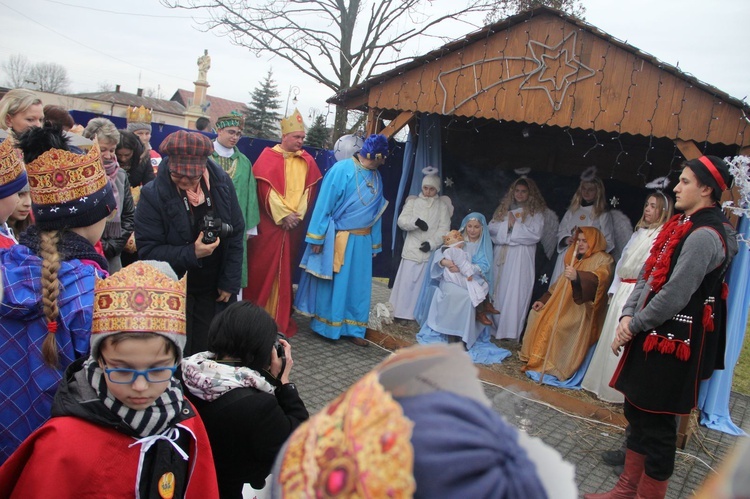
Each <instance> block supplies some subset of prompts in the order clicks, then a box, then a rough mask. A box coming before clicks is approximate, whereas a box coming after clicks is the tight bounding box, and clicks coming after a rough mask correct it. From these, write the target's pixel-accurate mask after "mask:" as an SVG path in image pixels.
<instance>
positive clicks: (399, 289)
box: [389, 178, 453, 320]
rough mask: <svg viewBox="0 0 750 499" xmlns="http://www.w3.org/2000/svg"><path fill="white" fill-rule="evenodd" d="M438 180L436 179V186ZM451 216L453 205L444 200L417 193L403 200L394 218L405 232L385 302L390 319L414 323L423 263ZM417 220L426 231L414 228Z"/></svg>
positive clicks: (422, 276) (443, 232)
mask: <svg viewBox="0 0 750 499" xmlns="http://www.w3.org/2000/svg"><path fill="white" fill-rule="evenodd" d="M439 180H440V179H439V178H438V183H439ZM452 213H453V205H452V204H451V201H450V198H449V197H448V196H433V197H426V196H425V195H424V194H421V193H420V194H419V196H409V197H408V198H407V199H406V203H405V204H404V209H403V210H402V211H401V214H400V215H399V217H398V226H399V228H401V230H404V231H406V240H405V241H404V249H403V250H402V251H401V264H400V265H399V267H398V273H397V274H396V280H395V282H394V283H393V290H392V291H391V297H390V300H389V301H390V302H391V304H392V305H393V316H394V317H397V318H399V319H409V320H412V319H414V307H415V306H416V304H417V298H418V296H419V288H420V286H421V285H422V281H423V280H424V275H425V269H426V268H427V261H428V260H429V259H430V255H431V254H432V252H433V251H435V250H436V249H438V248H439V247H440V245H441V244H442V242H443V238H442V236H443V234H445V233H447V232H448V231H449V230H450V224H451V214H452ZM418 219H419V220H423V221H424V222H425V223H426V224H427V230H426V231H423V230H421V229H419V228H418V227H417V226H416V225H415V222H416V221H417V220H418ZM425 242H427V243H429V245H430V251H426V252H425V251H421V250H420V249H419V248H420V246H421V245H422V244H424V243H425Z"/></svg>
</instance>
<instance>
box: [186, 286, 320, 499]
mask: <svg viewBox="0 0 750 499" xmlns="http://www.w3.org/2000/svg"><path fill="white" fill-rule="evenodd" d="M277 331H278V325H277V324H276V322H275V321H274V320H273V318H272V317H271V316H270V315H269V314H268V313H267V312H266V311H265V310H263V309H262V308H261V307H259V306H257V305H255V304H254V303H251V302H248V301H241V302H236V303H233V304H231V305H229V307H227V309H226V310H225V311H224V312H222V313H221V314H219V315H218V316H216V317H215V318H214V320H213V322H211V327H210V329H209V332H208V349H209V351H207V352H201V353H196V354H195V355H192V356H190V357H187V358H185V359H184V360H183V361H182V378H183V383H184V385H185V388H186V390H185V393H186V395H187V397H188V399H189V400H190V402H192V403H193V405H194V406H195V407H196V409H197V410H198V413H199V414H200V416H201V419H203V423H204V424H205V426H206V432H207V433H208V438H209V440H210V442H211V450H212V451H213V454H214V462H215V464H216V474H217V479H218V482H219V492H220V494H221V497H222V498H238V499H239V498H241V497H242V488H243V486H244V484H246V483H249V484H250V485H251V486H252V487H253V488H254V489H256V490H260V489H262V488H263V487H264V485H265V481H266V477H267V476H268V474H269V473H270V472H271V467H272V466H273V462H274V459H275V458H276V454H277V453H278V452H279V450H280V449H281V446H282V445H283V444H284V442H285V441H286V440H287V438H288V437H289V435H291V434H292V432H293V431H294V430H295V429H296V428H297V427H298V426H299V425H300V424H301V423H302V422H304V421H306V420H307V419H308V418H309V417H310V416H309V414H308V412H307V409H306V408H305V404H304V402H302V399H301V398H300V396H299V393H298V392H297V388H296V387H295V385H294V383H291V382H290V381H289V374H290V372H291V370H292V366H293V365H294V361H293V359H292V346H291V345H290V344H289V342H288V341H286V339H284V335H282V334H280V333H278V332H277Z"/></svg>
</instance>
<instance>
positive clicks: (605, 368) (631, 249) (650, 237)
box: [581, 191, 673, 404]
mask: <svg viewBox="0 0 750 499" xmlns="http://www.w3.org/2000/svg"><path fill="white" fill-rule="evenodd" d="M672 212H673V209H672V199H671V198H669V197H668V196H667V195H666V194H664V193H663V192H661V191H658V192H655V193H653V194H651V195H649V197H648V198H647V199H646V204H645V206H644V207H643V216H641V219H640V221H639V222H638V224H637V225H636V231H635V232H634V233H633V236H632V237H631V238H630V241H628V244H627V245H626V246H625V249H624V250H623V252H622V257H621V258H620V261H618V262H617V267H616V268H615V278H614V280H613V282H612V286H610V288H609V296H610V301H609V309H608V310H607V316H606V318H605V319H604V326H602V333H601V336H600V337H599V342H598V343H597V345H596V350H594V355H593V357H592V358H591V363H590V364H589V368H588V370H587V371H586V375H585V376H584V377H583V381H582V382H581V386H582V387H583V389H584V390H587V391H589V392H592V393H593V394H594V395H596V396H597V398H599V399H600V400H603V401H605V402H611V403H619V404H621V403H622V402H623V401H624V398H623V395H622V393H620V392H618V391H617V390H615V389H613V388H610V387H609V381H610V380H611V379H612V375H613V374H614V372H615V369H616V368H617V364H618V363H619V361H620V358H619V357H616V356H615V354H613V353H612V349H611V345H612V341H613V340H614V338H615V330H616V329H617V324H618V323H619V321H620V315H621V314H622V307H623V306H625V302H626V301H627V299H628V297H629V296H630V293H631V292H632V291H633V288H635V283H636V281H637V280H638V274H640V272H641V268H642V267H643V264H644V262H645V261H646V258H648V255H649V252H650V251H651V245H652V244H653V242H654V239H656V236H657V235H658V234H659V232H660V231H661V228H662V226H663V225H664V223H665V222H666V221H667V220H669V219H670V218H671V217H672Z"/></svg>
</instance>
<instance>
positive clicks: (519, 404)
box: [290, 282, 750, 499]
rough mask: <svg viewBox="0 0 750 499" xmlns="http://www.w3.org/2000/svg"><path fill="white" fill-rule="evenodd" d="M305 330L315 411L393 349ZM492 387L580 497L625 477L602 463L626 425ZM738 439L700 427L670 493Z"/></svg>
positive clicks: (735, 402)
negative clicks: (565, 466) (572, 470)
mask: <svg viewBox="0 0 750 499" xmlns="http://www.w3.org/2000/svg"><path fill="white" fill-rule="evenodd" d="M389 295H390V290H388V288H387V287H386V286H385V285H383V284H381V283H379V282H374V283H373V297H372V303H379V302H385V301H387V300H388V296H389ZM295 318H296V320H297V322H298V324H299V333H297V335H296V336H294V337H293V338H292V339H291V340H290V342H291V344H292V356H293V358H294V367H293V369H292V375H291V378H292V381H294V382H295V384H296V385H297V387H298V389H299V392H300V395H301V397H302V399H303V400H304V401H305V405H307V408H308V410H309V411H310V413H311V414H314V413H316V412H318V411H319V410H320V409H322V408H323V406H325V404H327V403H328V402H330V401H331V400H333V399H334V398H335V397H336V396H337V395H339V394H340V393H342V392H343V391H345V390H346V389H347V388H348V387H349V386H351V385H352V384H353V383H354V382H355V381H357V380H358V379H359V378H361V377H362V376H363V375H364V374H366V373H367V372H368V371H370V369H372V368H373V367H374V366H375V365H376V364H378V363H379V362H380V361H381V360H383V359H384V358H385V357H387V356H388V355H389V353H390V352H388V351H386V350H384V349H382V348H380V347H378V346H376V345H374V344H371V345H370V346H369V347H367V348H363V347H358V346H356V345H354V344H353V343H351V342H349V341H346V340H340V341H331V340H328V339H326V338H323V337H321V336H318V335H317V334H315V333H313V332H311V331H310V328H309V320H308V319H307V318H305V317H302V316H299V315H297V316H295ZM484 387H485V393H486V394H487V396H488V397H489V399H490V400H491V401H492V404H493V408H494V409H495V410H496V411H497V412H498V413H499V414H501V415H502V416H504V417H505V418H506V420H508V421H509V422H510V423H512V424H514V425H516V426H519V427H523V428H524V429H525V430H526V431H527V432H528V433H529V434H530V435H532V436H536V437H539V438H541V439H542V440H543V441H544V442H546V443H547V444H548V445H551V446H552V447H554V448H555V449H556V450H557V451H558V452H559V453H560V454H561V455H562V457H563V458H564V459H565V460H566V461H568V462H570V463H572V464H574V465H575V467H576V484H577V485H578V490H579V493H580V495H583V494H584V493H590V492H604V491H607V490H609V489H610V488H612V487H613V486H614V484H615V482H616V481H617V477H616V476H615V475H614V473H613V472H612V468H611V467H610V466H607V465H605V464H603V463H602V462H601V460H600V459H599V454H600V453H601V451H604V450H608V449H614V448H617V447H618V446H619V445H620V443H621V441H622V439H623V438H624V437H623V435H624V433H623V431H622V430H621V429H620V428H616V427H612V426H607V425H604V424H601V423H596V422H590V421H587V420H585V419H583V418H580V417H578V416H572V415H568V414H564V413H562V412H559V411H557V410H556V409H554V408H550V407H547V406H546V405H543V404H541V403H538V402H535V401H532V400H525V399H524V398H522V397H520V396H518V395H515V394H512V393H510V392H508V391H506V390H504V389H503V388H502V387H497V386H493V385H490V384H487V383H485V384H484ZM749 405H750V397H748V396H746V395H741V394H736V393H732V397H731V400H730V411H731V414H732V420H733V421H734V422H735V424H737V425H738V426H740V427H742V428H744V429H745V430H746V431H748V430H750V428H749V427H748V425H747V423H746V416H750V414H749V413H748V406H749ZM736 442H737V437H734V436H731V435H727V434H725V433H721V432H718V431H714V430H709V429H707V428H705V427H699V428H698V430H697V432H696V435H695V436H694V437H693V438H692V439H691V441H690V443H689V444H688V446H687V448H686V449H685V451H684V452H682V451H681V452H680V453H678V455H677V461H676V466H675V473H674V475H673V476H672V479H671V480H670V484H669V490H668V491H667V497H668V498H670V499H676V498H683V497H690V496H692V494H693V492H694V491H695V490H696V489H697V488H699V487H700V485H701V484H702V483H703V481H704V480H705V479H706V477H707V475H708V474H709V473H710V471H709V468H708V466H711V467H712V468H716V467H717V466H718V465H719V464H720V463H721V461H722V459H723V458H724V456H726V455H727V453H728V452H730V451H731V449H732V448H733V447H734V445H735V443H736Z"/></svg>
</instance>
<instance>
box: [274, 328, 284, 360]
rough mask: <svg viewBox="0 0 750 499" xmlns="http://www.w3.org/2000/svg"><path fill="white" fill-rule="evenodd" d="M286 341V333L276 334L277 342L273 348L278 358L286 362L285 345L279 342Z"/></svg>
mask: <svg viewBox="0 0 750 499" xmlns="http://www.w3.org/2000/svg"><path fill="white" fill-rule="evenodd" d="M285 339H286V336H284V333H276V341H275V342H274V344H273V347H274V348H275V349H276V356H277V357H278V358H280V359H283V360H286V352H285V351H284V345H282V344H281V342H280V341H279V340H285Z"/></svg>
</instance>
